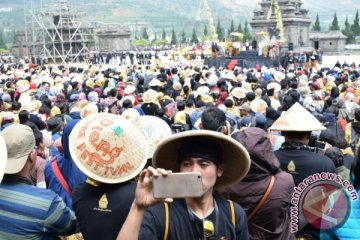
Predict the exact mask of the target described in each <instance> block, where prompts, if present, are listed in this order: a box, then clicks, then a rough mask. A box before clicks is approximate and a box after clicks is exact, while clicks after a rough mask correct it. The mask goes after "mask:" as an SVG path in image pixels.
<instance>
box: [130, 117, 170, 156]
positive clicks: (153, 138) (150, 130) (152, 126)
mask: <svg viewBox="0 0 360 240" xmlns="http://www.w3.org/2000/svg"><path fill="white" fill-rule="evenodd" d="M135 125H136V126H137V127H138V128H139V129H140V130H141V131H142V132H143V134H144V135H145V139H146V142H147V146H148V148H147V149H148V152H147V157H148V158H152V156H153V154H154V152H155V149H156V148H157V146H158V145H159V144H160V143H161V142H162V141H163V140H164V139H166V138H168V137H170V136H171V128H170V127H169V125H168V124H167V123H166V122H165V121H164V120H162V119H160V118H158V117H154V116H141V117H140V118H139V119H138V120H137V121H136V122H135Z"/></svg>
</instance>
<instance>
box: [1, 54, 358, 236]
mask: <svg viewBox="0 0 360 240" xmlns="http://www.w3.org/2000/svg"><path fill="white" fill-rule="evenodd" d="M312 60H313V61H312V62H311V65H308V66H304V65H302V66H300V67H298V68H295V66H294V65H291V64H290V65H289V66H288V67H287V68H286V69H283V68H281V67H280V68H275V67H270V68H268V67H265V66H259V65H256V67H254V68H251V69H245V68H244V69H243V68H240V67H237V66H235V67H234V68H233V69H224V68H222V67H220V68H215V67H209V66H206V65H203V64H201V61H198V60H190V61H189V60H186V59H184V61H182V60H179V59H177V60H175V59H170V60H168V61H166V62H161V61H159V60H156V61H150V62H146V63H145V62H144V63H137V62H136V63H135V62H132V63H131V64H123V63H122V62H117V63H116V64H114V65H111V66H110V65H105V64H102V65H99V64H83V65H79V64H77V65H71V64H70V65H55V64H35V63H31V62H29V61H27V62H22V63H2V64H1V66H0V72H1V73H0V81H1V82H0V91H1V92H0V96H1V99H0V110H1V112H0V127H1V134H0V148H1V151H0V154H1V162H0V177H2V176H3V178H2V181H1V184H0V219H1V221H2V224H1V225H0V239H11V238H17V239H54V238H57V237H59V238H62V239H168V238H169V239H296V238H298V239H300V238H302V239H337V238H340V239H343V238H347V239H358V238H360V231H359V229H360V225H359V223H358V221H359V218H358V217H359V215H360V204H359V203H358V202H357V201H352V202H351V213H350V214H349V220H348V221H346V222H345V223H344V224H343V225H342V226H339V227H338V228H336V229H333V230H326V231H325V230H322V229H319V228H316V227H314V226H313V225H312V224H310V223H307V222H300V224H299V230H298V232H296V233H292V232H291V228H290V223H291V221H290V207H291V206H292V202H291V199H292V196H293V191H294V187H296V186H298V184H299V183H301V182H302V181H303V180H304V179H306V178H307V177H309V176H311V175H313V174H315V173H322V172H330V173H336V174H338V175H340V176H341V177H342V179H344V180H348V181H350V182H352V184H353V185H354V188H355V190H356V191H357V192H359V190H360V156H359V153H360V152H359V151H358V145H359V134H360V108H359V104H360V65H356V64H355V63H353V64H351V65H348V64H343V65H341V64H340V63H336V64H335V63H334V64H335V65H334V66H333V67H332V68H321V66H320V64H318V62H316V61H317V59H316V58H312ZM173 172H200V173H201V176H202V186H203V193H202V195H201V197H187V198H181V199H171V198H166V199H156V198H154V197H153V184H152V179H154V178H156V177H158V176H160V175H164V176H167V175H169V174H172V173H173ZM0 180H1V178H0Z"/></svg>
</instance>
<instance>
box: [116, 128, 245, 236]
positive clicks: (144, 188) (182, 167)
mask: <svg viewBox="0 0 360 240" xmlns="http://www.w3.org/2000/svg"><path fill="white" fill-rule="evenodd" d="M153 165H154V166H155V167H157V169H155V168H153V167H148V168H147V169H145V170H144V171H143V172H142V173H141V174H140V177H139V181H138V185H137V189H136V193H135V200H134V202H133V204H132V207H131V209H130V212H129V215H128V217H127V219H126V221H125V223H124V225H123V227H122V229H121V231H120V233H119V236H118V239H120V240H121V239H167V238H169V239H249V235H248V229H247V218H246V214H245V212H244V210H243V209H242V208H241V207H240V206H239V205H238V204H236V203H233V202H228V201H227V200H226V199H224V198H222V197H221V196H219V195H218V194H217V193H216V192H215V189H216V188H220V187H224V186H227V185H230V184H232V183H235V182H238V181H240V180H241V179H242V178H243V177H245V175H246V174H247V172H248V170H249V166H250V158H249V154H248V152H247V151H246V149H245V148H244V147H243V146H242V145H241V144H240V143H238V142H237V141H235V140H233V139H232V138H230V137H228V136H225V135H224V134H222V133H218V132H214V131H208V130H199V131H196V130H195V131H188V132H182V133H179V134H175V135H173V136H171V137H170V138H168V139H166V140H165V141H163V142H162V143H161V144H160V145H159V146H158V148H157V149H156V151H155V153H154V155H153ZM165 169H166V170H165ZM172 172H182V173H192V172H199V173H200V174H201V179H202V191H203V193H202V195H201V196H200V197H186V198H179V199H175V200H174V199H173V198H171V197H172V196H168V198H166V199H156V198H154V195H153V192H154V189H153V188H154V186H153V179H154V178H157V177H159V176H161V175H163V176H168V175H170V174H172ZM163 201H165V202H166V203H165V204H161V202H163ZM170 202H171V203H170ZM159 203H160V204H159Z"/></svg>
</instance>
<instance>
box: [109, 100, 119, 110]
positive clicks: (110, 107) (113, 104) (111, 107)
mask: <svg viewBox="0 0 360 240" xmlns="http://www.w3.org/2000/svg"><path fill="white" fill-rule="evenodd" d="M117 102H118V101H117V100H116V101H114V102H113V103H112V104H110V105H109V106H108V107H107V109H108V113H111V109H113V107H115V106H117Z"/></svg>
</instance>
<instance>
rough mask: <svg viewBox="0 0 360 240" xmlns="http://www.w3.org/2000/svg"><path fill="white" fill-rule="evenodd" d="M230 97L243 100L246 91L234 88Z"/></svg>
mask: <svg viewBox="0 0 360 240" xmlns="http://www.w3.org/2000/svg"><path fill="white" fill-rule="evenodd" d="M231 96H233V97H235V98H237V99H243V98H245V97H246V91H245V89H244V88H241V87H236V88H234V89H233V90H232V91H231Z"/></svg>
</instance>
